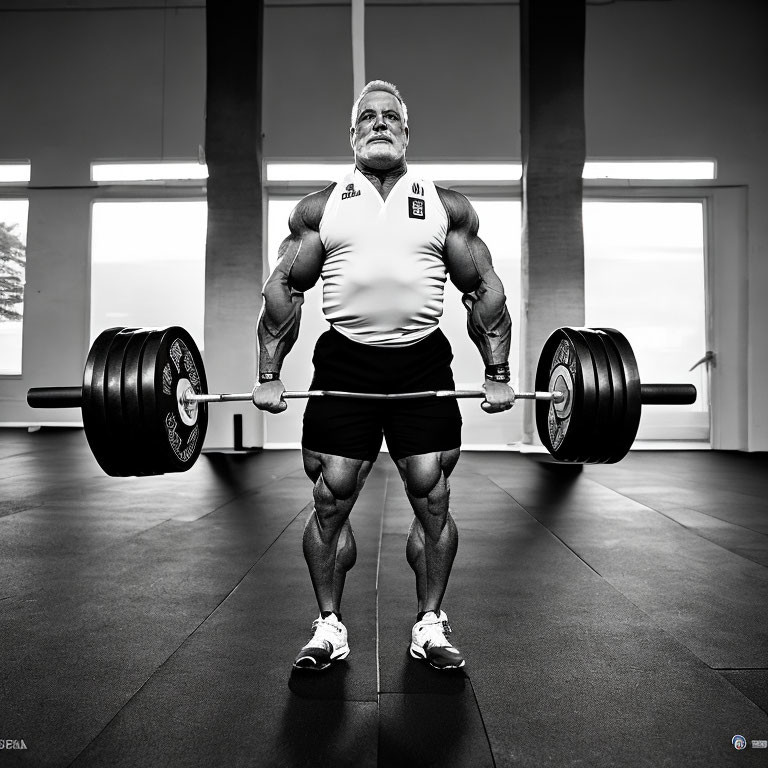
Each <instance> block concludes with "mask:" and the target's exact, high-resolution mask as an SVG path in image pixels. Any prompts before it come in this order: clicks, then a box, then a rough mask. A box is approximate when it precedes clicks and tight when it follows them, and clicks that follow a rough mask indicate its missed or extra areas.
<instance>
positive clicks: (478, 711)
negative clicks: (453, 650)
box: [467, 675, 496, 768]
mask: <svg viewBox="0 0 768 768" xmlns="http://www.w3.org/2000/svg"><path fill="white" fill-rule="evenodd" d="M467 681H468V682H469V688H470V690H471V691H472V698H473V699H474V700H475V706H476V707H477V714H478V716H479V717H480V723H481V725H482V726H483V733H484V734H485V741H486V742H487V744H488V752H489V754H490V755H491V764H492V765H493V768H496V757H495V756H494V754H493V748H492V747H491V737H490V736H489V735H488V728H487V727H486V725H485V718H484V717H483V710H482V709H481V708H480V702H479V701H478V699H477V691H475V686H474V683H473V682H472V678H471V677H470V676H469V675H467Z"/></svg>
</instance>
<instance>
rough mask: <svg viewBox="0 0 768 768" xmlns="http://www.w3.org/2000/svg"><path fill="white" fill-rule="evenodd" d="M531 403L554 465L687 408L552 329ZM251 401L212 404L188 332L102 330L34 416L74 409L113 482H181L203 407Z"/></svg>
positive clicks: (616, 454)
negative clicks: (172, 475)
mask: <svg viewBox="0 0 768 768" xmlns="http://www.w3.org/2000/svg"><path fill="white" fill-rule="evenodd" d="M282 397H283V398H284V399H299V398H308V397H347V398H359V399H372V400H404V399H422V398H433V397H450V398H484V397H485V392H484V391H483V390H427V391H421V392H395V393H370V392H345V391H338V390H310V391H307V392H297V391H284V392H283V393H282ZM516 398H517V399H522V400H535V401H536V423H537V429H538V432H539V437H540V438H541V441H542V444H543V445H544V447H545V448H546V449H547V450H548V451H549V452H550V453H551V454H552V455H553V457H554V458H555V459H556V460H558V461H563V462H579V463H614V462H616V461H620V460H621V459H622V458H623V457H624V456H625V455H626V453H627V452H628V451H629V449H630V447H631V445H632V442H633V441H634V439H635V436H636V434H637V427H638V424H639V421H640V409H641V406H642V405H644V404H646V405H650V404H654V405H656V404H690V403H693V402H695V400H696V388H695V387H694V386H693V385H691V384H641V383H640V378H639V373H638V370H637V362H636V360H635V356H634V353H633V351H632V347H631V346H630V344H629V342H628V341H627V339H626V337H624V335H623V334H621V333H620V332H619V331H617V330H615V329H611V328H598V329H592V328H570V327H564V328H559V329H557V330H556V331H555V332H553V333H552V335H551V336H550V337H549V339H548V340H547V342H546V343H545V345H544V348H543V350H542V353H541V356H540V358H539V363H538V366H537V371H536V391H535V392H519V393H516ZM250 400H252V392H244V393H232V394H212V393H208V392H207V383H206V376H205V370H204V366H203V361H202V357H201V355H200V352H199V350H198V349H197V346H196V344H195V342H194V340H193V339H192V337H191V336H190V335H189V333H188V332H187V331H185V330H184V329H183V328H181V327H179V326H169V327H167V328H109V329H107V330H105V331H103V332H102V333H101V334H99V336H98V337H97V338H96V340H95V341H94V343H93V346H92V347H91V349H90V351H89V353H88V358H87V360H86V364H85V369H84V372H83V384H82V386H80V387H37V388H32V389H30V390H29V391H28V393H27V402H28V404H29V405H30V406H31V407H33V408H75V407H80V408H81V409H82V413H83V425H84V427H85V434H86V438H87V440H88V443H89V445H90V447H91V450H92V451H93V454H94V456H95V457H96V460H97V461H98V463H99V465H100V466H101V468H102V469H103V470H104V471H105V472H106V473H107V474H108V475H112V476H132V475H139V476H141V475H157V474H164V473H166V472H183V471H185V470H187V469H189V468H190V467H191V466H192V464H194V462H195V461H196V460H197V458H198V456H199V455H200V451H201V450H202V446H203V441H204V439H205V432H206V428H207V423H208V412H207V406H208V404H209V403H217V402H219V403H220V402H231V401H250Z"/></svg>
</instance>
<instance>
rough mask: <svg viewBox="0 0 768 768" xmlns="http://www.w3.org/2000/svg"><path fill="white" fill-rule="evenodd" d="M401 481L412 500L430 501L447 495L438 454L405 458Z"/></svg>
mask: <svg viewBox="0 0 768 768" xmlns="http://www.w3.org/2000/svg"><path fill="white" fill-rule="evenodd" d="M403 480H404V482H405V489H406V491H407V492H408V493H409V495H411V496H413V497H414V498H417V499H430V500H432V499H434V498H435V497H436V496H443V495H445V496H446V497H447V495H448V482H447V479H446V477H445V474H444V473H443V467H442V465H441V463H440V457H439V455H438V454H432V453H431V454H426V455H423V456H409V457H408V458H406V459H405V469H404V472H403Z"/></svg>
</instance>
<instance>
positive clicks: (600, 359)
mask: <svg viewBox="0 0 768 768" xmlns="http://www.w3.org/2000/svg"><path fill="white" fill-rule="evenodd" d="M575 330H576V331H577V332H578V333H579V334H580V335H581V337H582V339H584V342H585V343H586V344H587V346H588V347H589V351H590V353H591V354H592V364H593V367H594V372H595V382H596V392H595V400H596V403H595V419H594V421H593V423H592V429H591V432H590V435H589V437H588V439H587V443H586V455H585V456H584V458H583V459H582V461H584V462H586V463H589V464H599V463H601V462H603V461H604V460H605V458H606V457H607V456H609V455H610V454H609V453H606V448H607V443H608V442H609V433H610V430H611V424H612V423H613V422H612V420H613V380H612V378H611V368H610V364H609V362H608V358H607V357H606V354H605V346H604V345H603V342H602V340H601V339H600V337H599V334H598V332H597V331H594V330H592V329H591V328H578V329H575Z"/></svg>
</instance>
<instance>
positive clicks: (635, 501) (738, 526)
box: [587, 477, 768, 554]
mask: <svg viewBox="0 0 768 768" xmlns="http://www.w3.org/2000/svg"><path fill="white" fill-rule="evenodd" d="M587 479H589V480H591V481H592V482H594V483H597V484H598V485H599V486H601V487H602V488H605V489H606V490H608V491H613V493H616V494H618V495H619V496H622V497H623V498H625V499H627V500H628V501H631V502H633V503H635V504H640V505H641V506H643V507H645V508H646V509H650V510H651V511H652V512H656V513H657V514H659V515H662V516H663V517H666V518H667V520H671V521H672V522H673V523H677V525H679V526H681V527H682V528H685V529H686V530H687V531H691V532H692V533H696V535H697V536H699V538H702V539H705V538H706V537H705V536H702V535H701V534H700V533H697V532H696V530H695V529H693V528H689V527H688V526H687V525H685V524H684V523H681V522H679V521H678V520H675V518H674V517H671V516H670V515H668V514H667V513H666V512H664V510H662V509H657V508H656V507H654V506H651V504H649V503H647V502H644V501H638V500H637V499H633V498H632V497H631V496H627V494H626V493H624V492H623V491H617V490H616V489H615V488H612V487H611V486H610V485H607V484H606V483H604V482H603V481H601V480H598V479H596V478H594V477H590V478H587ZM677 509H687V510H689V511H690V512H695V513H696V514H697V515H704V516H705V517H708V518H710V520H716V521H717V522H719V523H723V524H724V525H732V526H734V527H735V528H740V529H741V530H743V531H746V532H748V533H753V534H757V535H758V536H768V533H763V532H762V531H756V530H755V529H754V528H749V527H748V526H746V525H741V524H740V523H734V522H732V521H731V520H723V518H722V517H717V516H716V515H710V514H709V513H708V512H702V511H701V510H699V509H693V508H692V507H686V506H683V505H681V506H679V507H677ZM706 540H707V541H712V540H711V539H706ZM712 543H713V544H717V542H716V541H712ZM718 546H719V547H721V548H722V549H726V548H725V547H723V546H722V545H721V544H718ZM727 551H728V552H731V551H732V550H730V549H729V550H727ZM734 554H735V553H734Z"/></svg>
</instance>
